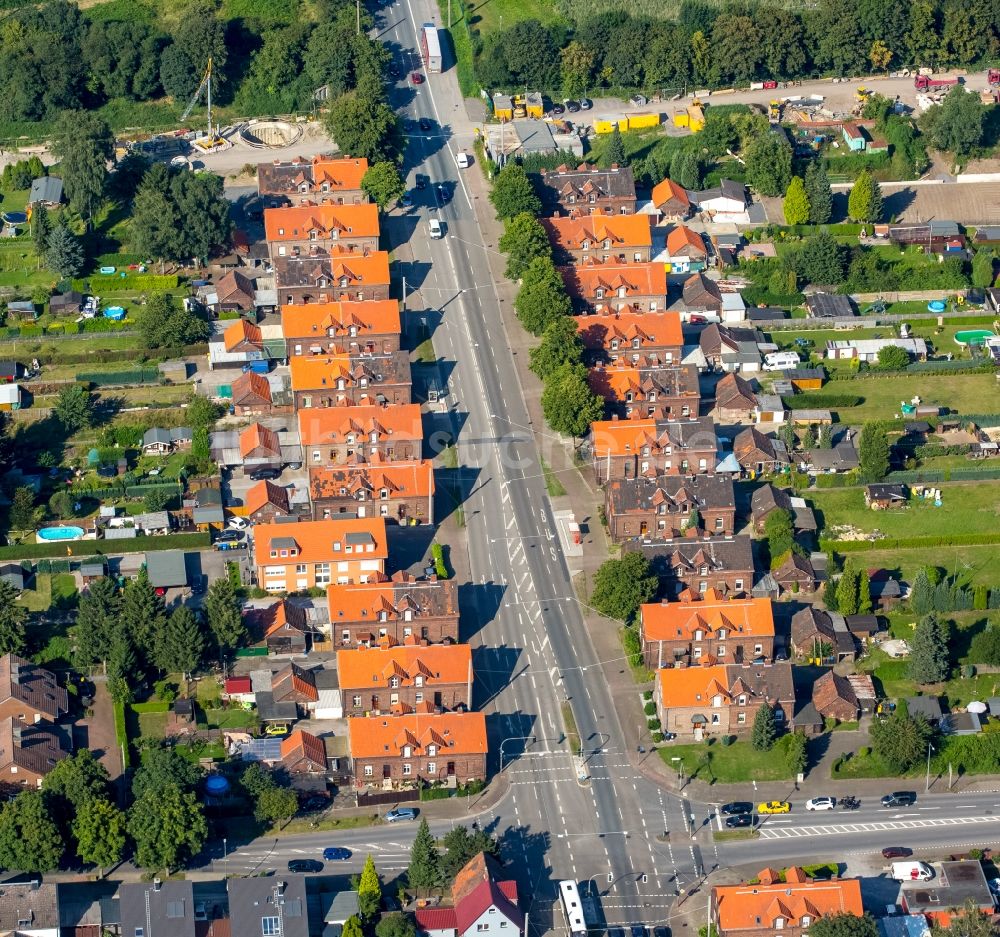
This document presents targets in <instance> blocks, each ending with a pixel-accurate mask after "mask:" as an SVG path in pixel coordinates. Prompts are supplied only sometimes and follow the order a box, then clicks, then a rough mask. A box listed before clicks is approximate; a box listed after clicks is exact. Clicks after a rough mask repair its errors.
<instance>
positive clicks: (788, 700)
mask: <svg viewBox="0 0 1000 937" xmlns="http://www.w3.org/2000/svg"><path fill="white" fill-rule="evenodd" d="M653 701H654V702H655V703H656V711H657V715H658V716H659V719H660V723H661V724H662V725H663V731H664V732H675V733H676V734H677V736H678V737H679V738H681V739H694V741H696V742H700V741H702V740H704V739H705V738H708V737H710V736H713V735H746V734H749V732H750V729H751V727H752V726H753V721H754V718H755V717H756V715H757V710H758V709H760V708H761V707H762V706H770V707H771V708H772V709H773V710H774V717H775V722H776V723H777V724H778V725H779V726H782V725H788V724H790V723H791V720H792V715H793V713H794V711H795V688H794V686H793V684H792V665H791V664H789V663H788V662H787V661H786V662H785V663H781V664H757V665H754V666H750V665H749V664H707V665H701V666H699V665H697V664H696V665H694V666H691V667H664V668H662V669H660V670H658V671H657V673H656V682H655V684H654V686H653Z"/></svg>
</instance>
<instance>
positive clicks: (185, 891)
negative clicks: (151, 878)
mask: <svg viewBox="0 0 1000 937" xmlns="http://www.w3.org/2000/svg"><path fill="white" fill-rule="evenodd" d="M118 896H119V900H120V903H121V928H122V934H123V935H124V934H127V935H128V937H133V935H135V934H142V935H144V937H145V935H148V937H157V935H159V934H169V935H170V937H194V889H193V886H192V884H191V882H187V881H175V880H173V879H171V880H168V881H165V882H160V883H159V884H156V882H150V883H148V884H145V883H144V884H131V883H126V884H123V885H122V886H121V888H120V889H119V891H118Z"/></svg>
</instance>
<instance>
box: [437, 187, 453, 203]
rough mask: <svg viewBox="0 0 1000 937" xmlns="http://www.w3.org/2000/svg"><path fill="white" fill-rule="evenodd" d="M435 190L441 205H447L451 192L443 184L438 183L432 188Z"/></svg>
mask: <svg viewBox="0 0 1000 937" xmlns="http://www.w3.org/2000/svg"><path fill="white" fill-rule="evenodd" d="M434 191H435V192H437V197H438V201H439V202H440V203H441V204H442V205H447V204H448V203H449V202H450V201H451V192H449V191H448V190H447V189H446V188H445V187H444V186H443V185H439V186H437V187H436V188H435V189H434Z"/></svg>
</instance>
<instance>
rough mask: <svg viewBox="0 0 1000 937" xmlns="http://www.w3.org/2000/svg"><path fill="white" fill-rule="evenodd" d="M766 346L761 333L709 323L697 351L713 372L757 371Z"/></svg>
mask: <svg viewBox="0 0 1000 937" xmlns="http://www.w3.org/2000/svg"><path fill="white" fill-rule="evenodd" d="M763 342H764V333H763V332H761V331H760V330H759V329H748V328H740V327H738V326H737V327H734V326H728V325H720V324H719V323H718V322H710V323H709V324H708V325H706V326H705V328H703V329H702V330H701V334H700V335H699V336H698V347H699V348H700V349H701V353H702V354H703V355H704V356H705V361H706V362H707V364H708V366H709V367H710V368H711V369H712V370H713V371H757V370H760V364H761V357H760V351H759V350H758V346H759V345H760V344H762V343H763Z"/></svg>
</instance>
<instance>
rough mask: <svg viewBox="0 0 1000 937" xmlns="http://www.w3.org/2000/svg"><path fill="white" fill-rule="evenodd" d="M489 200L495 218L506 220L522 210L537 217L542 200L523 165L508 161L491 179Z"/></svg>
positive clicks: (540, 209)
mask: <svg viewBox="0 0 1000 937" xmlns="http://www.w3.org/2000/svg"><path fill="white" fill-rule="evenodd" d="M490 202H491V203H492V204H493V208H494V209H495V210H496V213H497V218H499V219H500V220H501V221H507V220H508V219H509V218H513V217H515V216H516V215H520V214H521V213H522V212H527V213H528V214H529V215H532V216H533V217H537V216H538V215H540V214H541V212H542V200H541V199H540V198H539V197H538V194H537V193H536V192H535V187H534V186H533V185H532V184H531V180H530V179H529V178H528V174H527V173H526V172H525V171H524V167H523V166H521V165H520V164H518V163H515V162H509V163H507V165H506V166H504V167H503V169H501V170H500V172H498V173H497V175H496V178H495V179H494V180H493V188H492V189H491V190H490Z"/></svg>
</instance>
